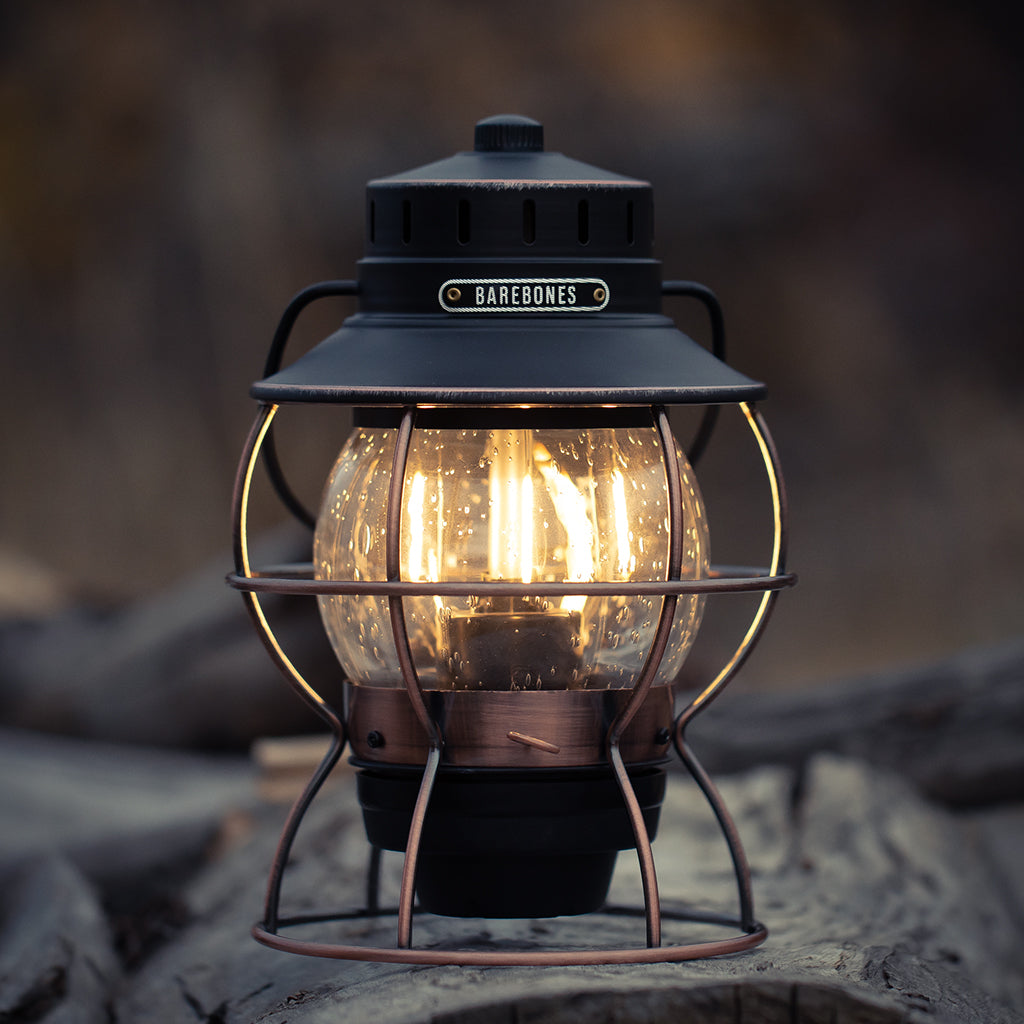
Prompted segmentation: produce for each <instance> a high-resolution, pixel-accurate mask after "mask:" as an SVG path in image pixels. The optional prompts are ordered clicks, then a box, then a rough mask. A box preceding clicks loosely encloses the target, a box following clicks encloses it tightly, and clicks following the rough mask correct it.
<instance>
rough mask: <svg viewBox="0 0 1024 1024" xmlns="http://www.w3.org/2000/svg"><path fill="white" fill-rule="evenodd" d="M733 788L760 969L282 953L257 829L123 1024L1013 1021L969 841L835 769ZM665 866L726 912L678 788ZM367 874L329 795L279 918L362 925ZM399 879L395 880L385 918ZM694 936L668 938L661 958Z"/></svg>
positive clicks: (373, 929)
mask: <svg viewBox="0 0 1024 1024" xmlns="http://www.w3.org/2000/svg"><path fill="white" fill-rule="evenodd" d="M722 788H723V790H724V791H725V793H726V799H727V800H728V802H729V803H730V806H731V807H732V809H733V811H734V813H735V815H736V818H737V821H738V824H739V827H740V831H741V833H742V834H743V836H744V839H745V841H746V844H747V848H748V853H749V854H750V859H751V863H752V866H753V871H754V878H755V886H756V892H757V896H758V898H759V901H760V916H761V917H762V918H763V919H764V920H765V921H766V922H767V923H768V924H769V927H770V928H771V930H772V934H771V936H770V938H769V940H768V943H767V944H766V945H765V946H764V947H762V948H761V949H759V950H755V951H753V952H751V953H749V954H745V955H742V956H736V957H729V958H723V959H718V960H709V961H702V962H697V963H690V964H684V965H650V966H642V967H577V968H545V969H539V968H503V969H499V968H446V967H438V968H429V969H423V968H411V967H403V966H401V965H373V964H358V963H345V962H332V961H320V960H315V959H309V958H305V957H294V956H289V955H287V954H282V953H276V952H274V951H270V950H267V949H264V948H262V947H259V946H257V945H255V944H254V943H252V942H251V940H250V939H249V938H248V934H247V932H248V926H249V924H250V923H251V921H252V919H253V918H254V917H255V916H258V913H259V905H260V897H261V889H262V883H263V875H264V871H265V867H266V864H267V862H268V860H269V857H270V852H271V848H272V845H273V842H274V836H273V834H272V833H273V831H274V830H273V829H272V828H270V826H269V825H268V824H265V825H264V826H263V827H261V828H260V829H259V830H258V831H257V832H256V833H255V834H254V836H253V837H252V838H251V840H250V841H249V842H248V843H246V844H245V845H243V846H242V847H240V848H238V849H236V850H235V851H234V852H233V853H232V854H231V855H230V856H228V857H226V858H225V859H223V860H222V861H221V862H220V863H217V864H215V865H213V866H211V867H210V868H209V869H208V870H207V871H205V872H204V873H203V874H202V875H201V876H200V877H199V878H197V880H196V881H195V883H193V884H192V885H191V886H190V887H189V888H188V890H187V892H186V900H187V902H188V905H189V908H190V913H191V916H192V923H191V924H190V925H189V926H188V927H186V928H185V929H184V930H183V931H182V932H181V934H180V935H179V936H178V937H177V938H176V940H175V941H174V942H172V943H170V944H168V945H167V946H165V947H164V948H163V949H161V950H159V951H157V953H155V954H154V956H153V957H152V958H151V959H150V960H149V961H148V962H147V963H146V964H145V965H144V966H143V968H142V969H141V970H140V971H139V972H138V973H137V974H136V975H135V976H134V978H132V979H131V980H130V981H129V982H128V984H127V986H126V988H125V989H124V991H123V993H122V995H121V998H120V999H119V1002H118V1005H117V1015H118V1016H117V1019H118V1021H119V1022H120V1024H132V1022H135V1021H143V1020H148V1019H152V1015H153V1013H154V1009H155V1008H159V1013H160V1019H161V1020H165V1021H167V1022H175V1021H182V1022H188V1024H192V1022H194V1021H195V1020H196V1019H197V1018H198V1019H200V1020H207V1021H217V1022H221V1024H234V1022H242V1021H246V1022H250V1021H255V1020H258V1021H260V1022H261V1024H285V1022H286V1021H287V1022H288V1024H319V1022H327V1021H332V1022H333V1021H336V1020H338V1019H346V1020H371V1019H372V1020H374V1021H376V1022H379V1024H386V1022H396V1024H397V1022H403V1024H408V1022H416V1021H423V1022H427V1021H432V1022H437V1021H445V1022H451V1024H455V1022H459V1024H466V1022H474V1024H475V1022H477V1021H480V1022H484V1021H486V1022H488V1024H489V1022H492V1021H522V1020H524V1019H528V1020H537V1021H550V1022H559V1024H565V1022H576V1021H584V1020H587V1021H590V1020H595V1019H614V1020H616V1021H628V1022H633V1021H636V1022H639V1021H650V1020H660V1019H665V1020H668V1019H686V1020H688V1021H689V1020H693V1021H707V1022H712V1021H715V1022H721V1021H730V1022H732V1021H739V1020H746V1021H748V1022H749V1021H750V1020H759V1021H766V1022H771V1021H776V1020H778V1021H785V1022H791V1021H801V1022H803V1021H806V1022H817V1021H821V1022H828V1021H859V1022H863V1024H880V1022H889V1021H892V1022H896V1021H901V1022H924V1021H930V1022H933V1024H937V1022H949V1024H953V1022H957V1024H970V1022H978V1024H980V1022H985V1024H1010V1022H1012V1021H1018V1020H1020V1017H1019V1016H1018V1015H1017V1014H1016V1013H1015V1010H1014V1007H1016V1008H1018V1009H1019V1008H1020V1007H1021V1006H1024V981H1022V976H1021V964H1020V950H1021V932H1020V930H1019V928H1018V926H1017V923H1016V922H1015V921H1014V919H1013V913H1014V911H1013V909H1012V908H1011V906H1010V903H1011V900H1010V898H1009V895H1008V892H1007V890H1006V889H1005V888H1004V887H1001V886H999V885H998V884H996V883H995V882H994V881H993V877H992V874H991V871H990V865H989V862H988V861H987V859H986V856H985V855H983V849H982V847H981V845H980V843H981V838H982V832H981V830H979V829H978V828H977V825H976V823H975V822H974V821H973V820H963V819H958V818H956V817H954V816H952V815H950V814H949V813H948V812H945V811H942V810H939V809H937V808H935V807H933V806H931V805H929V804H927V803H925V802H924V801H923V800H921V798H920V797H918V796H917V795H916V794H915V793H914V792H913V791H912V790H911V789H910V788H909V787H908V786H907V785H906V784H904V783H903V782H901V781H900V780H898V779H895V778H894V777H892V776H890V775H888V774H886V773H879V772H877V771H875V770H873V769H870V768H868V767H866V766H864V765H863V764H860V763H857V762H852V761H847V760H839V759H836V758H832V757H823V758H816V759H814V760H813V761H811V762H810V763H809V765H808V766H807V769H806V773H805V776H804V778H803V782H802V783H801V785H799V786H796V781H795V778H794V776H793V774H792V773H791V772H789V771H787V770H782V769H765V770H760V771H756V772H753V773H748V774H746V775H743V776H737V777H735V778H731V779H727V780H725V782H724V785H723V787H722ZM655 852H656V856H657V858H658V863H659V873H660V879H661V886H662V893H663V896H664V897H665V898H666V899H668V900H683V901H685V902H690V903H692V902H694V901H698V902H700V903H702V904H704V905H710V906H711V907H712V908H713V909H719V910H727V911H728V910H731V909H733V903H734V892H733V888H732V882H731V876H730V872H729V867H728V864H727V863H726V861H727V858H726V856H725V852H724V848H723V846H722V843H721V839H720V837H719V835H718V833H717V830H716V828H715V826H714V823H713V821H712V820H711V818H710V813H709V812H708V810H707V808H706V806H705V805H704V804H703V800H702V798H700V796H699V794H697V793H696V791H695V788H694V787H693V786H692V785H686V784H685V783H683V780H681V779H676V780H674V785H673V786H672V787H671V788H670V794H669V798H668V801H667V804H666V807H665V810H664V813H663V817H662V830H661V834H660V837H659V839H658V841H657V843H656V850H655ZM365 856H366V849H365V841H364V839H363V834H362V827H361V823H360V822H359V820H358V810H357V809H356V808H355V807H354V799H353V796H352V793H351V792H350V786H348V785H341V786H338V787H336V788H335V790H334V791H333V792H332V793H331V795H330V796H329V797H328V798H326V799H325V801H324V803H323V805H321V806H319V807H318V806H317V804H314V807H313V810H312V811H311V812H310V817H309V820H308V823H307V828H306V829H305V831H304V832H303V833H302V834H300V841H299V843H298V845H297V849H296V857H295V860H294V863H293V864H292V867H291V868H290V869H289V873H288V877H287V882H286V885H285V896H284V898H285V903H286V905H287V906H286V909H287V910H289V911H298V910H310V909H312V908H314V907H319V908H322V907H323V906H325V905H329V906H344V905H354V904H358V903H359V901H360V899H361V893H362V886H363V867H364V864H365ZM397 860H398V858H397V857H393V858H391V859H389V860H386V861H385V866H386V868H387V872H386V873H387V874H388V875H389V878H388V885H389V887H390V895H391V897H392V898H393V896H394V887H395V885H396V884H397V883H396V880H395V877H394V874H395V871H396V870H397V866H398V865H397ZM636 876H637V870H636V864H635V857H633V856H631V855H629V854H623V855H622V856H621V857H620V863H619V866H618V868H617V871H616V878H615V881H614V883H613V893H612V898H613V900H615V901H622V900H632V901H634V902H635V901H636V900H637V899H638V898H639V885H638V881H637V877H636ZM1019 910H1020V908H1019V907H1018V908H1017V911H1018V912H1019ZM321 927H330V926H321ZM345 927H347V928H349V929H350V931H351V930H353V928H354V931H355V932H356V933H358V934H357V936H356V938H355V940H354V941H368V942H377V943H380V944H388V943H393V941H394V933H393V927H394V922H393V920H392V919H388V920H385V921H384V922H381V923H375V924H369V923H364V924H362V925H358V926H352V925H349V926H335V929H336V930H334V931H332V934H334V935H335V936H337V934H338V931H344V928H345ZM642 931H643V927H642V923H640V922H638V921H635V920H631V919H621V918H597V919H595V918H592V917H584V918H563V919H558V920H555V921H546V922H515V921H506V922H500V921H497V922H496V921H491V922H484V923H481V922H479V921H469V922H464V921H459V920H452V919H440V918H429V917H424V918H417V922H416V927H415V934H414V942H415V943H416V944H419V945H432V944H435V943H438V942H443V941H446V940H447V939H449V938H450V937H452V936H455V937H456V941H459V942H461V943H462V944H466V945H471V946H472V945H480V944H482V945H483V946H485V947H494V946H498V947H501V946H503V945H507V944H509V943H515V942H520V943H524V942H525V943H533V944H535V943H537V942H538V941H539V942H543V943H545V944H560V943H565V944H568V945H573V944H583V945H588V944H592V943H593V942H594V941H595V939H596V940H597V941H600V942H605V943H609V944H618V943H622V944H629V943H632V944H642V942H643V935H642ZM692 932H693V926H681V925H672V926H671V928H669V929H668V934H667V936H666V941H669V942H671V941H679V940H680V939H681V938H682V937H683V936H688V937H691V938H692V937H694V936H693V934H692Z"/></svg>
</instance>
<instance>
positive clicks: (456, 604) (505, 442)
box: [313, 417, 708, 690]
mask: <svg viewBox="0 0 1024 1024" xmlns="http://www.w3.org/2000/svg"><path fill="white" fill-rule="evenodd" d="M396 436H397V428H394V427H383V428H369V427H367V428H356V430H355V431H354V432H353V433H352V435H351V436H350V437H349V439H348V442H347V443H346V444H345V447H344V448H343V449H342V451H341V454H340V455H339V456H338V459H337V461H336V463H335V465H334V468H333V470H332V471H331V474H330V477H329V478H328V481H327V485H326V488H325V491H324V496H323V501H322V504H321V508H320V515H319V517H318V520H317V526H316V533H315V537H314V547H313V561H314V572H315V575H316V578H317V579H321V580H330V579H352V580H373V581H383V580H385V579H386V570H385V526H386V516H387V501H388V490H389V485H390V475H391V465H392V456H393V452H394V445H395V439H396ZM677 457H678V459H679V464H680V470H681V475H682V483H683V487H682V500H683V517H682V518H683V562H682V578H683V579H694V578H697V577H700V576H703V575H705V574H706V572H707V565H708V536H707V526H706V518H705V514H704V508H703V502H702V500H701V496H700V493H699V491H698V489H697V484H696V481H695V479H694V476H693V471H692V470H691V468H690V466H689V464H688V463H687V461H686V459H685V457H684V456H683V455H682V453H681V452H679V451H677ZM668 524H669V511H668V485H667V480H666V474H665V466H664V459H663V454H662V447H661V443H660V440H659V437H658V432H657V430H656V428H655V426H654V422H653V418H650V417H649V418H648V423H647V425H641V426H631V427H621V426H616V427H607V426H605V427H598V428H592V429H565V428H561V427H558V428H553V427H544V428H539V427H538V428H533V427H528V428H523V429H488V428H466V429H450V428H447V427H445V428H434V427H429V428H424V429H418V428H417V429H414V430H413V433H412V439H411V445H410V450H409V457H408V462H407V465H406V470H405V480H404V484H403V490H402V510H401V574H402V579H403V580H410V581H424V582H451V581H470V582H475V581H480V582H486V581H491V580H509V581H516V582H521V583H526V584H529V583H535V582H541V581H548V582H575V581H595V580H602V581H605V580H607V581H614V582H620V581H629V580H664V579H666V578H667V564H668V557H669V526H668ZM703 600H704V599H703V596H702V595H694V596H691V597H683V598H681V599H680V600H679V603H678V605H677V609H676V614H675V622H674V625H673V630H672V634H671V639H670V642H669V647H668V650H667V652H666V654H665V657H664V659H663V661H662V663H661V667H660V670H659V673H658V676H657V679H656V684H667V683H669V682H671V681H672V679H673V678H674V677H675V676H676V675H677V674H678V672H679V669H680V667H681V666H682V663H683V660H684V658H685V657H686V654H687V652H688V651H689V649H690V647H691V645H692V643H693V640H694V637H695V635H696V631H697V627H698V625H699V623H700V618H701V613H702V610H703ZM319 602H320V611H321V615H322V617H323V621H324V625H325V627H326V630H327V634H328V636H329V638H330V641H331V644H332V645H333V647H334V650H335V653H336V654H337V657H338V660H339V661H340V662H341V665H342V667H343V669H344V671H345V674H346V676H347V678H348V679H349V680H350V681H351V682H353V683H355V684H356V685H361V686H378V687H400V686H402V685H403V683H402V676H401V671H400V669H399V664H398V656H397V654H396V652H395V643H394V637H393V634H392V630H391V624H390V618H389V614H388V603H387V599H386V598H384V597H374V596H350V595H343V596H321V597H320V598H319ZM661 602H662V598H660V597H622V596H617V597H593V596H591V597H584V596H582V595H580V596H568V597H561V598H544V597H540V596H537V597H527V598H515V599H510V598H489V597H485V596H480V597H466V598H452V597H440V596H435V597H430V596H427V597H415V598H408V597H407V598H405V600H404V607H405V616H406V623H407V630H408V635H409V641H410V646H411V650H412V654H413V660H414V663H415V666H416V671H417V673H418V675H419V679H420V684H421V686H423V688H424V689H428V690H429V689H441V690H447V689H490V690H518V689H523V690H529V689H606V688H620V687H630V686H632V685H633V684H634V683H635V681H636V679H637V676H638V674H639V672H640V670H641V669H642V667H643V665H644V662H645V660H646V658H647V655H648V652H649V650H650V646H651V642H652V639H653V636H654V632H655V629H656V627H657V624H658V618H659V615H660V611H661Z"/></svg>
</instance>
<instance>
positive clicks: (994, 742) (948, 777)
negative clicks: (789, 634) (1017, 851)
mask: <svg viewBox="0 0 1024 1024" xmlns="http://www.w3.org/2000/svg"><path fill="white" fill-rule="evenodd" d="M733 696H734V695H732V694H730V696H729V698H726V699H723V700H722V701H721V702H720V703H719V704H717V705H713V706H712V707H711V708H710V709H708V711H707V712H705V713H704V714H703V715H702V716H701V717H700V718H699V719H697V720H696V721H695V722H694V727H693V744H694V747H695V748H696V749H697V750H698V752H699V753H700V755H701V757H702V759H703V760H704V762H705V764H706V765H707V767H708V768H709V769H710V770H712V771H715V772H723V771H726V772H728V771H743V770H746V769H748V768H752V767H754V766H755V765H763V764H780V765H789V766H792V767H799V766H800V765H801V764H802V763H804V762H805V761H806V760H807V759H808V758H809V757H811V756H812V755H814V754H816V753H819V752H821V751H832V752H835V753H841V754H845V755H848V756H851V757H856V758H858V759H861V760H864V761H867V762H869V763H871V764H876V765H880V766H883V767H886V768H891V769H893V770H895V771H896V772H898V773H899V774H901V775H903V776H905V777H906V778H908V779H911V780H912V781H913V782H914V783H915V784H916V785H917V786H918V787H919V788H920V789H921V791H922V792H923V793H924V794H925V795H927V796H928V797H930V798H931V799H934V800H938V801H941V802H943V803H946V804H949V805H951V806H959V807H977V806H981V805H985V804H995V803H1001V802H1005V801H1010V800H1018V801H1019V800H1024V640H1018V641H1015V642H1012V643H1007V644H1005V645H1003V646H1001V647H996V648H980V649H977V650H969V651H965V652H963V653H962V654H960V655H958V656H957V657H955V658H951V659H949V660H947V661H943V662H940V663H938V664H934V665H926V666H921V667H917V668H913V669H907V670H905V671H902V672H888V673H877V674H875V675H872V676H867V677H864V678H861V679H851V680H848V681H844V682H842V683H838V684H835V685H831V686H822V687H818V688H816V689H811V690H800V691H796V692H792V693H768V694H762V693H757V692H756V690H755V691H752V692H747V693H744V694H743V695H742V699H731V698H733Z"/></svg>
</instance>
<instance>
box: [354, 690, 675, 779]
mask: <svg viewBox="0 0 1024 1024" xmlns="http://www.w3.org/2000/svg"><path fill="white" fill-rule="evenodd" d="M632 692H633V691H632V690H516V691H495V690H443V691H440V690H425V691H423V696H424V699H425V700H426V702H427V705H428V707H429V709H430V713H431V716H432V717H433V719H434V721H436V722H437V724H438V726H439V728H440V730H441V734H442V735H443V737H444V763H445V764H446V765H449V766H452V767H457V768H568V767H579V766H582V765H596V764H606V763H607V754H606V751H605V741H606V738H607V736H608V729H609V726H610V725H611V723H612V722H613V721H614V720H615V719H616V717H617V716H618V714H619V713H620V712H621V711H622V709H623V707H625V705H626V702H627V701H628V700H629V698H630V696H631V695H632ZM346 700H347V706H348V714H347V721H348V734H349V743H350V744H351V747H352V753H353V754H354V755H355V757H356V758H357V759H358V760H360V761H369V762H373V763H378V764H417V765H422V764H424V763H425V762H426V760H427V752H428V750H429V749H430V744H429V742H428V740H427V736H426V733H425V732H424V731H423V727H422V726H421V725H420V723H419V721H418V719H417V717H416V714H415V712H414V710H413V706H412V703H411V702H410V700H409V696H408V694H407V693H406V691H405V690H404V689H383V688H379V687H369V686H353V685H351V684H349V685H347V686H346ZM671 733H672V692H671V688H670V687H667V686H655V687H652V688H651V690H650V692H649V694H648V696H647V698H646V699H645V700H644V702H643V704H642V705H641V706H640V709H639V710H638V711H637V713H636V716H635V717H634V718H633V720H632V721H631V722H630V724H629V726H628V728H627V729H626V730H625V732H624V733H623V736H622V739H621V741H620V743H619V749H620V750H621V752H622V757H623V760H624V761H625V762H626V763H627V764H637V763H644V762H650V761H660V760H662V759H664V757H665V756H666V754H667V753H668V749H669V744H670V742H671Z"/></svg>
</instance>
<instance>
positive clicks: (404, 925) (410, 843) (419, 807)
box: [385, 407, 444, 949]
mask: <svg viewBox="0 0 1024 1024" xmlns="http://www.w3.org/2000/svg"><path fill="white" fill-rule="evenodd" d="M415 415H416V410H415V409H414V408H413V407H409V408H407V409H406V410H405V414H404V415H403V416H402V424H401V426H400V427H399V428H398V439H397V440H396V441H395V453H394V458H393V463H392V467H391V486H390V487H389V489H388V509H387V523H386V526H385V531H386V536H385V545H386V557H385V561H386V569H387V574H388V579H389V580H392V581H394V580H398V579H400V578H401V557H400V556H401V537H402V486H403V484H404V482H405V466H406V462H407V461H408V458H409V442H410V440H411V439H412V428H413V421H414V419H415ZM388 607H389V610H390V613H391V628H392V630H393V632H394V635H395V649H396V651H397V653H398V663H399V666H400V667H401V670H402V680H403V682H404V683H405V689H406V692H407V694H408V697H409V700H410V701H412V705H413V709H414V711H415V712H416V717H417V718H418V719H419V721H420V724H421V725H422V726H423V728H424V730H425V732H426V733H427V735H428V736H429V737H430V751H429V753H428V754H427V763H426V765H425V766H424V768H423V779H422V781H421V783H420V791H419V794H418V796H417V797H416V806H415V808H414V809H413V815H412V822H411V824H410V826H409V838H408V840H407V842H406V847H405V860H404V862H403V865H402V889H401V894H400V896H399V901H398V939H397V942H398V947H399V948H400V949H408V947H409V946H410V945H411V943H412V911H413V898H414V893H415V890H416V862H417V860H418V858H419V851H420V838H421V837H422V835H423V819H424V817H425V816H426V813H427V807H428V806H429V804H430V794H431V792H432V791H433V788H434V782H435V781H436V779H437V769H438V766H439V765H440V763H441V748H442V745H443V742H444V741H443V739H442V736H441V730H440V728H439V727H438V725H437V722H436V721H434V719H433V718H432V717H431V715H430V712H429V711H428V710H427V706H426V703H425V701H424V699H423V690H422V688H421V687H420V681H419V678H418V676H417V675H416V666H415V664H414V663H413V657H412V650H411V649H410V647H409V633H408V630H407V629H406V625H405V609H404V607H403V605H402V598H401V596H400V595H395V596H393V597H389V598H388Z"/></svg>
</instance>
